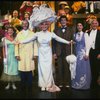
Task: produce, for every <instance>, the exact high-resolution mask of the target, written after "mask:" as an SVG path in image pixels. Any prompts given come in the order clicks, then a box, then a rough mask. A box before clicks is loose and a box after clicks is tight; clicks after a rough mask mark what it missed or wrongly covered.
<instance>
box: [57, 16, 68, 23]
mask: <svg viewBox="0 0 100 100" xmlns="http://www.w3.org/2000/svg"><path fill="white" fill-rule="evenodd" d="M62 18H65V19H66V21H68V19H67V17H66V16H65V15H62V16H60V18H59V22H61V19H62Z"/></svg>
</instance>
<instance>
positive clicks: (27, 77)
mask: <svg viewBox="0 0 100 100" xmlns="http://www.w3.org/2000/svg"><path fill="white" fill-rule="evenodd" d="M20 77H21V86H22V88H24V87H25V86H27V87H29V88H31V87H32V80H33V76H32V71H27V72H23V71H20Z"/></svg>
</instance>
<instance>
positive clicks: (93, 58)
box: [89, 49, 100, 87]
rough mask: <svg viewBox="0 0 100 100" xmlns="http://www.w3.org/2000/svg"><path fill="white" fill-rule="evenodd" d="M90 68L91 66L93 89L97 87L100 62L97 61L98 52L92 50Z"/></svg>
mask: <svg viewBox="0 0 100 100" xmlns="http://www.w3.org/2000/svg"><path fill="white" fill-rule="evenodd" d="M89 58H90V66H91V75H92V80H91V87H95V86H97V80H98V77H99V72H100V60H98V59H97V56H96V50H93V49H90V53H89Z"/></svg>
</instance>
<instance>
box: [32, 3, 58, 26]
mask: <svg viewBox="0 0 100 100" xmlns="http://www.w3.org/2000/svg"><path fill="white" fill-rule="evenodd" d="M56 18H57V16H56V15H55V12H54V11H53V10H52V9H51V8H49V7H47V5H46V4H43V5H41V6H39V7H36V8H34V9H33V13H32V15H31V16H30V24H31V25H32V27H36V26H38V25H39V24H41V23H42V22H44V21H48V22H50V23H52V22H54V21H56Z"/></svg>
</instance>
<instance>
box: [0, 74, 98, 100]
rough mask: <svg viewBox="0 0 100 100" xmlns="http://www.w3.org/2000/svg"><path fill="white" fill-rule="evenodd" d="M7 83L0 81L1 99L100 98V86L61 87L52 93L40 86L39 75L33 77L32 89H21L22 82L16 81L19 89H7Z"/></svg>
mask: <svg viewBox="0 0 100 100" xmlns="http://www.w3.org/2000/svg"><path fill="white" fill-rule="evenodd" d="M6 84H7V83H5V82H1V81H0V99H32V98H33V99H67V98H69V99H93V98H95V99H100V87H98V88H94V89H90V90H74V89H70V90H69V89H67V88H61V91H60V92H56V93H50V92H47V91H41V90H40V88H39V87H38V83H37V76H35V77H34V79H33V86H32V89H31V90H28V89H24V90H21V88H20V82H17V83H16V86H17V90H13V89H12V88H11V89H9V90H5V89H4V87H5V86H6Z"/></svg>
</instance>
